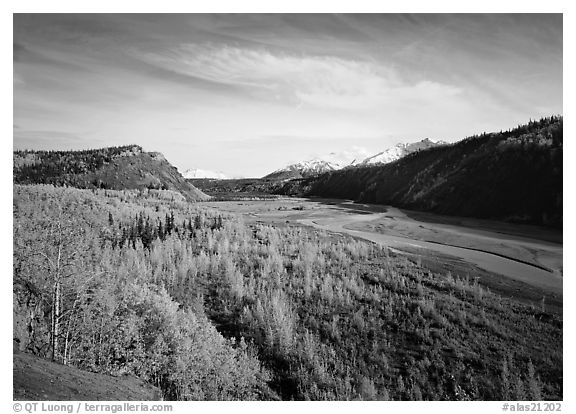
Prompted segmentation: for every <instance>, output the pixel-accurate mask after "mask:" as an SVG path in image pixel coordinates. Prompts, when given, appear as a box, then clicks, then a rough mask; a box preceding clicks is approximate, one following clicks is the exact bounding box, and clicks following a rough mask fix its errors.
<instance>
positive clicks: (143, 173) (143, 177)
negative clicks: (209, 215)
mask: <svg viewBox="0 0 576 414" xmlns="http://www.w3.org/2000/svg"><path fill="white" fill-rule="evenodd" d="M14 183H15V184H52V185H56V186H69V187H77V188H105V189H112V190H125V189H144V188H148V189H158V190H174V191H177V192H180V193H181V194H182V195H183V196H184V197H186V199H187V200H188V201H199V200H205V199H208V198H209V197H208V196H206V194H204V193H202V191H200V190H198V189H197V188H196V187H194V186H193V185H192V184H190V183H188V182H187V181H186V180H185V179H184V178H183V177H182V176H181V175H180V173H179V172H178V171H177V169H176V168H175V167H174V166H172V165H171V164H170V163H169V162H168V161H167V160H166V159H165V158H164V156H163V155H162V154H160V153H158V152H144V151H143V150H142V148H141V147H139V146H137V145H131V146H124V147H111V148H102V149H96V150H85V151H15V152H14Z"/></svg>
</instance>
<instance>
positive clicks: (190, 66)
mask: <svg viewBox="0 0 576 414" xmlns="http://www.w3.org/2000/svg"><path fill="white" fill-rule="evenodd" d="M140 58H141V59H143V60H146V61H148V62H149V63H151V64H154V65H158V66H160V67H163V68H170V70H172V71H176V72H178V73H181V74H184V75H188V76H194V77H198V78H202V79H206V80H208V81H211V82H217V83H221V84H225V85H229V86H231V87H232V86H235V87H242V88H244V90H245V91H246V92H247V93H249V94H252V95H255V96H258V97H260V98H263V99H268V100H273V101H280V102H286V103H291V104H301V103H304V104H309V105H313V106H316V107H324V108H342V109H369V108H374V107H377V106H379V105H385V104H390V103H398V102H399V101H400V103H402V102H411V101H414V100H419V101H422V102H425V103H426V102H433V101H435V100H438V99H446V98H451V97H454V96H456V95H458V94H459V93H460V89H459V88H457V87H455V86H451V85H445V84H441V83H438V82H433V81H431V80H424V81H419V82H416V83H409V82H407V81H404V80H402V79H401V77H400V76H399V74H398V73H397V72H396V71H395V70H393V69H391V68H389V67H385V66H383V65H379V64H376V63H374V62H369V61H359V60H351V59H343V58H340V57H335V56H318V55H316V56H314V55H302V56H297V55H293V54H287V53H273V52H271V51H268V50H265V49H246V48H238V47H233V46H227V45H197V44H184V45H181V46H180V47H178V48H176V49H173V50H171V51H169V52H168V53H151V52H146V53H140Z"/></svg>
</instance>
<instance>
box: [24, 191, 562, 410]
mask: <svg viewBox="0 0 576 414" xmlns="http://www.w3.org/2000/svg"><path fill="white" fill-rule="evenodd" d="M147 222H148V223H149V224H148V230H146V228H147V225H146V223H147ZM159 223H162V229H163V232H160V231H159V226H158V224H159ZM120 224H122V229H130V232H134V235H135V237H134V238H133V240H134V241H132V240H131V239H130V237H128V238H126V239H125V241H124V243H123V244H122V245H120V243H118V242H116V244H114V241H113V239H110V238H109V237H110V235H111V234H118V232H119V229H120ZM154 229H158V231H157V232H156V230H154ZM168 229H170V231H168ZM147 231H149V232H150V234H152V235H154V234H156V236H157V237H151V238H152V240H151V241H149V243H148V244H147V246H145V245H144V239H146V240H148V239H147V237H148V236H146V234H147ZM155 232H156V233H155ZM161 234H164V238H162V237H160V235H161ZM57 257H61V258H62V260H61V261H58V260H55V258H57ZM14 335H15V337H16V338H18V339H19V340H20V346H21V347H22V349H25V350H27V351H29V352H33V353H35V354H37V355H41V356H45V357H53V358H54V359H55V360H57V361H61V362H63V363H65V364H69V365H73V366H77V367H80V368H83V369H87V370H91V371H96V372H103V373H109V374H114V375H118V374H120V373H130V374H133V375H137V376H139V377H141V378H143V379H145V380H147V381H149V382H151V383H153V384H155V385H157V386H159V387H160V388H161V389H162V391H163V393H164V396H165V398H167V399H183V400H185V399H277V398H282V399H287V400H290V399H312V400H320V399H324V400H335V399H337V400H350V399H391V400H408V399H411V400H420V399H430V400H465V399H471V400H494V399H497V400H501V399H514V400H516V399H518V400H524V399H562V395H563V394H562V381H561V378H562V319H561V316H559V315H555V314H551V313H549V312H548V311H547V310H546V309H544V308H543V307H542V306H540V304H535V305H534V306H526V305H522V304H519V303H517V302H515V301H514V300H512V299H507V298H502V297H498V296H496V295H494V294H492V293H490V292H489V291H487V290H486V289H485V288H483V287H482V286H480V285H479V284H478V283H476V282H474V281H473V280H466V279H461V278H458V277H454V276H452V275H450V274H447V275H443V274H435V273H431V272H430V271H428V270H426V269H424V268H422V267H421V266H420V265H418V264H416V263H413V262H411V261H410V260H408V259H406V257H402V256H395V255H393V254H392V253H390V252H389V251H388V250H386V249H383V248H380V247H377V246H375V245H372V244H368V243H365V242H360V241H355V240H352V239H348V238H346V239H345V238H340V237H337V236H330V235H328V234H324V233H317V232H315V231H312V230H309V229H305V228H301V227H286V228H275V227H271V226H265V225H255V226H247V225H245V224H244V223H243V222H242V220H241V219H239V218H236V217H232V216H224V215H221V214H220V213H218V212H216V211H211V210H207V209H203V208H199V207H198V206H193V205H190V204H187V203H184V202H180V201H178V200H174V201H172V202H165V203H161V202H159V197H158V196H157V194H156V193H152V194H149V193H145V192H141V193H136V192H128V193H125V192H118V191H102V190H97V191H95V192H91V191H85V190H76V189H66V188H54V187H51V186H19V185H16V186H15V187H14Z"/></svg>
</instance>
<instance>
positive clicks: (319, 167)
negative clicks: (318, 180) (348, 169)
mask: <svg viewBox="0 0 576 414" xmlns="http://www.w3.org/2000/svg"><path fill="white" fill-rule="evenodd" d="M340 168H341V167H340V165H338V164H334V163H331V162H328V161H324V160H321V159H319V158H314V159H311V160H308V161H302V162H298V163H296V164H290V165H288V166H286V167H284V168H280V169H279V170H276V171H274V172H273V173H270V174H268V175H267V176H265V177H264V178H266V179H270V180H288V179H293V178H305V177H310V176H312V175H318V174H322V173H325V172H328V171H335V170H339V169H340Z"/></svg>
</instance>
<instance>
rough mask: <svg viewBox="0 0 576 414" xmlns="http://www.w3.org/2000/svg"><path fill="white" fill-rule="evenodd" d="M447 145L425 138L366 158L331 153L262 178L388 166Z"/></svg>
mask: <svg viewBox="0 0 576 414" xmlns="http://www.w3.org/2000/svg"><path fill="white" fill-rule="evenodd" d="M447 144H448V143H447V142H445V141H437V142H435V141H432V140H430V139H428V138H425V139H423V140H421V141H416V142H408V143H398V144H396V145H395V146H393V147H390V148H388V149H386V150H384V151H381V152H379V153H376V154H374V155H371V156H369V157H365V156H364V158H361V157H363V155H362V154H361V152H360V151H359V150H356V151H355V153H345V152H341V153H337V152H331V153H329V154H326V155H324V156H318V157H315V158H311V159H309V160H305V161H300V162H297V163H293V164H289V165H287V166H285V167H283V168H280V169H278V170H275V171H273V172H272V173H270V174H267V175H265V176H264V177H262V178H264V179H267V180H291V179H298V178H308V177H312V176H315V175H319V174H324V173H327V172H331V171H337V170H342V169H347V168H356V167H360V166H366V165H373V164H386V163H389V162H393V161H396V160H397V159H400V158H402V157H404V156H406V155H408V154H411V153H413V152H416V151H421V150H426V149H428V148H434V147H436V146H440V145H447ZM362 152H364V151H362ZM359 156H360V157H359Z"/></svg>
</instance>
